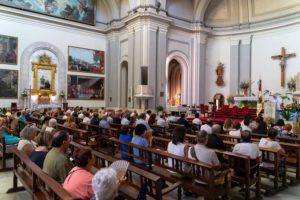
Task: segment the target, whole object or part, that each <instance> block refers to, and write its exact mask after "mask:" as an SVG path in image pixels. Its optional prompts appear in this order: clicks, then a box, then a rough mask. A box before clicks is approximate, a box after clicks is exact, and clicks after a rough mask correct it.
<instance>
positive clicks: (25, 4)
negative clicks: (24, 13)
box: [0, 0, 96, 25]
mask: <svg viewBox="0 0 300 200" xmlns="http://www.w3.org/2000/svg"><path fill="white" fill-rule="evenodd" d="M0 5H4V6H10V7H14V8H19V9H22V10H28V11H32V12H36V13H40V14H44V15H50V16H53V17H58V18H63V19H67V20H72V21H76V22H80V23H85V24H90V25H94V24H95V7H96V3H95V0H0Z"/></svg>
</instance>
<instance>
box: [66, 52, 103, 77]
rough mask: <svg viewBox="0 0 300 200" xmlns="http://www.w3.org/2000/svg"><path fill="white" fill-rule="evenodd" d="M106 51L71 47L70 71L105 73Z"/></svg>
mask: <svg viewBox="0 0 300 200" xmlns="http://www.w3.org/2000/svg"><path fill="white" fill-rule="evenodd" d="M104 59H105V57H104V51H99V50H92V49H84V48H78V47H71V46H70V47H69V64H68V69H69V71H78V72H89V73H96V74H104Z"/></svg>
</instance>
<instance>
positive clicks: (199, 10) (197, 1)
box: [193, 0, 211, 22]
mask: <svg viewBox="0 0 300 200" xmlns="http://www.w3.org/2000/svg"><path fill="white" fill-rule="evenodd" d="M210 2H211V0H194V6H193V7H194V12H193V13H194V21H196V22H198V21H200V22H203V20H204V14H205V11H206V9H207V7H208V5H209V3H210Z"/></svg>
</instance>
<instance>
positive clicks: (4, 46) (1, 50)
mask: <svg viewBox="0 0 300 200" xmlns="http://www.w3.org/2000/svg"><path fill="white" fill-rule="evenodd" d="M17 62H18V38H16V37H11V36H6V35H0V64H11V65H16V64H17Z"/></svg>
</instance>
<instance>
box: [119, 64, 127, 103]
mask: <svg viewBox="0 0 300 200" xmlns="http://www.w3.org/2000/svg"><path fill="white" fill-rule="evenodd" d="M120 88H121V93H120V100H121V107H122V108H127V102H128V62H127V61H123V62H122V63H121V79H120Z"/></svg>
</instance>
